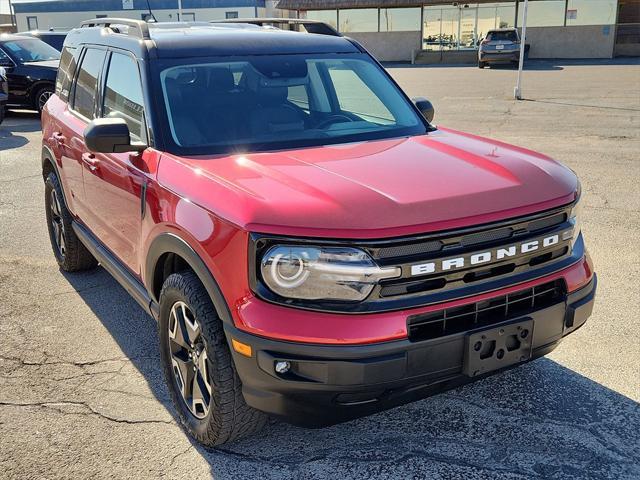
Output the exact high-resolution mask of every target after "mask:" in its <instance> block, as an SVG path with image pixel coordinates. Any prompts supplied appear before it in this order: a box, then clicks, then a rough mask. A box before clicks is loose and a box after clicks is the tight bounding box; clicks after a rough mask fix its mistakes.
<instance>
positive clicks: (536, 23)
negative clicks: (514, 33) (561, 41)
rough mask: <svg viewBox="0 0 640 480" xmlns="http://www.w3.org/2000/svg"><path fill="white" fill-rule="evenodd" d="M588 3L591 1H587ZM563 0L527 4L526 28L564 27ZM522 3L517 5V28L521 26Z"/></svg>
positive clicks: (546, 0) (545, 0) (521, 0)
mask: <svg viewBox="0 0 640 480" xmlns="http://www.w3.org/2000/svg"><path fill="white" fill-rule="evenodd" d="M589 1H590V2H591V1H593V0H589ZM564 7H565V0H541V1H538V2H529V8H528V11H527V27H561V26H563V25H564V16H565V11H564ZM523 16H524V1H523V0H520V3H519V5H518V26H519V27H521V26H522V22H523Z"/></svg>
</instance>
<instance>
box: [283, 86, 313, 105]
mask: <svg viewBox="0 0 640 480" xmlns="http://www.w3.org/2000/svg"><path fill="white" fill-rule="evenodd" d="M288 88H289V93H288V94H287V100H289V101H290V102H291V103H293V104H294V105H297V106H298V107H300V108H302V109H303V110H307V111H309V96H308V95H307V89H306V88H305V86H304V85H292V86H290V87H288Z"/></svg>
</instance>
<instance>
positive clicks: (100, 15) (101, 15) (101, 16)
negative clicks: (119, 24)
mask: <svg viewBox="0 0 640 480" xmlns="http://www.w3.org/2000/svg"><path fill="white" fill-rule="evenodd" d="M96 18H107V16H106V15H105V14H104V13H100V14H98V15H96Z"/></svg>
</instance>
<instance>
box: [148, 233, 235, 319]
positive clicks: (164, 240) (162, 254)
mask: <svg viewBox="0 0 640 480" xmlns="http://www.w3.org/2000/svg"><path fill="white" fill-rule="evenodd" d="M185 266H186V267H188V268H189V269H190V270H192V271H193V272H194V273H195V274H196V276H197V277H198V279H199V280H200V281H201V282H202V284H203V285H204V287H205V289H206V290H207V293H208V294H209V297H210V298H211V301H212V303H213V306H214V308H215V309H216V312H217V313H218V316H219V317H220V319H221V320H222V321H223V322H227V323H229V324H233V320H232V318H231V312H230V310H229V306H228V305H227V302H226V300H225V299H224V296H223V295H222V291H221V290H220V287H219V285H218V282H216V280H215V278H214V277H213V274H212V273H211V271H210V270H209V268H208V267H207V265H206V264H205V262H204V260H202V258H201V257H200V256H199V255H198V253H197V252H196V251H195V250H194V249H193V248H192V247H191V246H190V245H189V244H188V243H187V242H186V241H185V240H183V239H182V238H180V237H179V236H177V235H175V234H173V233H161V234H160V235H158V236H157V237H156V238H155V239H154V240H153V241H152V242H151V245H150V246H149V250H148V252H147V258H146V262H145V271H144V273H145V275H144V281H145V287H146V289H147V291H148V292H149V295H150V296H151V300H152V302H154V303H156V304H158V302H159V297H160V290H161V289H162V284H163V282H164V279H165V278H166V277H167V276H168V274H171V273H175V272H176V271H179V270H180V269H181V267H185Z"/></svg>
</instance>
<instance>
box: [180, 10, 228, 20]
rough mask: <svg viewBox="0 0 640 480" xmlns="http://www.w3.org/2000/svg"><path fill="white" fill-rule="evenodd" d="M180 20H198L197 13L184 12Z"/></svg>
mask: <svg viewBox="0 0 640 480" xmlns="http://www.w3.org/2000/svg"><path fill="white" fill-rule="evenodd" d="M227 18H228V17H227ZM180 20H182V21H183V22H195V21H196V14H195V13H192V12H183V13H182V18H181V19H180Z"/></svg>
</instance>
